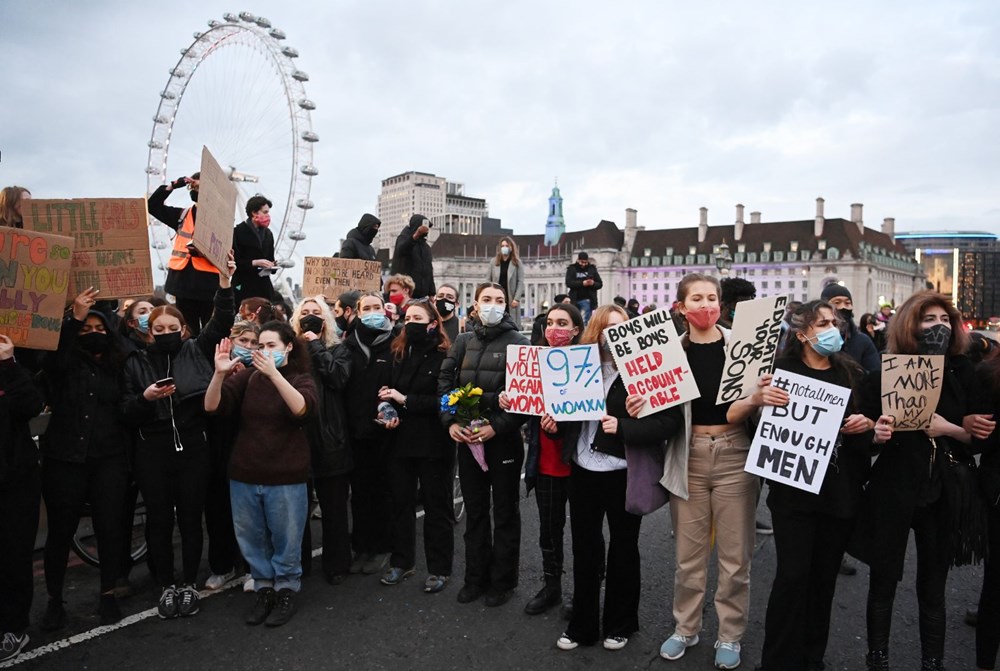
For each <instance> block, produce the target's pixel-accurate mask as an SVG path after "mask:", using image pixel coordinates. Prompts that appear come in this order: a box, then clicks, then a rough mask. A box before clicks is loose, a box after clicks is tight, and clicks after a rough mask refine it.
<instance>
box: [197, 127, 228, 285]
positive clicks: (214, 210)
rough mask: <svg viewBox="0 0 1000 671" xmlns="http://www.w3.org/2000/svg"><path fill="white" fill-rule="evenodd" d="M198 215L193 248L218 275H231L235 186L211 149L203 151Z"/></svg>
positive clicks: (199, 181) (205, 148)
mask: <svg viewBox="0 0 1000 671" xmlns="http://www.w3.org/2000/svg"><path fill="white" fill-rule="evenodd" d="M197 211H198V217H197V219H196V220H195V226H194V238H193V239H192V244H193V245H194V248H195V249H197V250H198V253H200V254H201V255H202V256H204V257H205V258H206V259H208V261H209V263H211V264H212V265H213V266H215V267H216V268H218V270H219V272H221V273H226V274H227V275H228V274H229V250H230V249H232V248H233V227H234V224H235V222H236V185H235V184H233V183H232V182H231V181H229V175H227V174H226V173H225V171H224V170H223V169H222V168H221V167H219V163H218V161H216V160H215V157H214V156H212V152H210V151H209V150H208V147H202V148H201V177H200V178H199V180H198V209H197Z"/></svg>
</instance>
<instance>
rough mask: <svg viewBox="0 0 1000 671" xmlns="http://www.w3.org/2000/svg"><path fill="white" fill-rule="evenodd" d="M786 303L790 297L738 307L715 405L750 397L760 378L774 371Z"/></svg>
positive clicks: (749, 303) (745, 303) (744, 302)
mask: <svg viewBox="0 0 1000 671" xmlns="http://www.w3.org/2000/svg"><path fill="white" fill-rule="evenodd" d="M787 303H788V297H787V296H768V297H766V298H758V299H756V300H752V301H741V302H739V303H737V304H736V316H735V317H733V329H732V332H731V333H730V335H729V343H728V344H727V345H726V362H725V364H724V365H723V367H722V383H721V384H720V385H719V395H718V396H717V397H716V399H715V402H716V404H722V403H729V402H731V401H738V400H740V399H741V398H746V397H747V396H750V395H751V394H753V393H754V391H756V389H757V378H759V377H760V376H761V375H765V374H767V373H770V372H771V371H772V370H773V369H774V357H775V354H776V353H777V351H778V341H779V340H780V339H781V322H782V320H784V318H785V305H786V304H787Z"/></svg>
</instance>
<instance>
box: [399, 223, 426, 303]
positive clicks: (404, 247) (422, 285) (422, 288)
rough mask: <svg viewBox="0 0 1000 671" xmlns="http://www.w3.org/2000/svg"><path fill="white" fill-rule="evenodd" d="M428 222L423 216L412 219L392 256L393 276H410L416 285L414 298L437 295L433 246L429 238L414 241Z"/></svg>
mask: <svg viewBox="0 0 1000 671" xmlns="http://www.w3.org/2000/svg"><path fill="white" fill-rule="evenodd" d="M425 221H427V217H425V216H423V215H422V214H415V215H413V216H412V217H410V223H409V224H408V225H407V227H406V228H404V229H403V230H402V231H401V232H400V234H399V237H397V238H396V250H395V253H394V254H393V256H392V274H393V275H397V274H402V275H409V276H410V277H412V278H413V283H414V285H416V286H415V287H414V289H413V297H414V298H423V297H424V296H433V295H434V294H436V293H437V288H436V287H435V286H434V257H433V256H432V255H431V246H430V245H429V244H427V236H424V237H422V238H420V239H418V240H414V239H413V234H414V233H416V232H417V229H418V228H420V226H421V224H423V223H424V222H425Z"/></svg>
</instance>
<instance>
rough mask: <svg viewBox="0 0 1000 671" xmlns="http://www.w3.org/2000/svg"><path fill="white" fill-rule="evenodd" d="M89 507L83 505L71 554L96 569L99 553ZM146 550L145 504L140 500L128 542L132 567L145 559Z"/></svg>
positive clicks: (137, 503)
mask: <svg viewBox="0 0 1000 671" xmlns="http://www.w3.org/2000/svg"><path fill="white" fill-rule="evenodd" d="M90 515H91V513H90V506H89V505H85V506H84V511H83V515H81V517H80V522H79V524H78V525H77V527H76V533H75V534H73V541H72V545H71V547H72V548H73V552H74V553H75V554H76V556H77V557H79V558H80V559H81V560H82V561H83V562H84V563H85V564H89V565H90V566H95V567H98V566H100V565H101V557H100V553H99V552H98V549H97V535H96V534H95V533H94V525H93V522H92V521H91V516H90ZM147 551H148V548H147V547H146V504H145V503H144V502H143V501H142V500H141V499H140V500H138V501H137V502H136V505H135V512H134V514H133V515H132V535H131V538H130V540H129V558H130V559H131V561H132V565H133V566H135V565H136V564H138V563H140V562H141V561H143V560H144V559H145V558H146V553H147Z"/></svg>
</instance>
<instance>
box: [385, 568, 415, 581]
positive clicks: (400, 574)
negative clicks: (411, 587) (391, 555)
mask: <svg viewBox="0 0 1000 671" xmlns="http://www.w3.org/2000/svg"><path fill="white" fill-rule="evenodd" d="M416 572H417V568H416V567H413V568H399V567H398V566H393V567H392V568H390V569H389V570H388V571H386V572H385V574H384V575H383V576H382V581H381V582H382V584H383V585H398V584H399V583H401V582H403V581H404V580H406V579H407V578H409V577H410V576H411V575H413V574H414V573H416Z"/></svg>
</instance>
